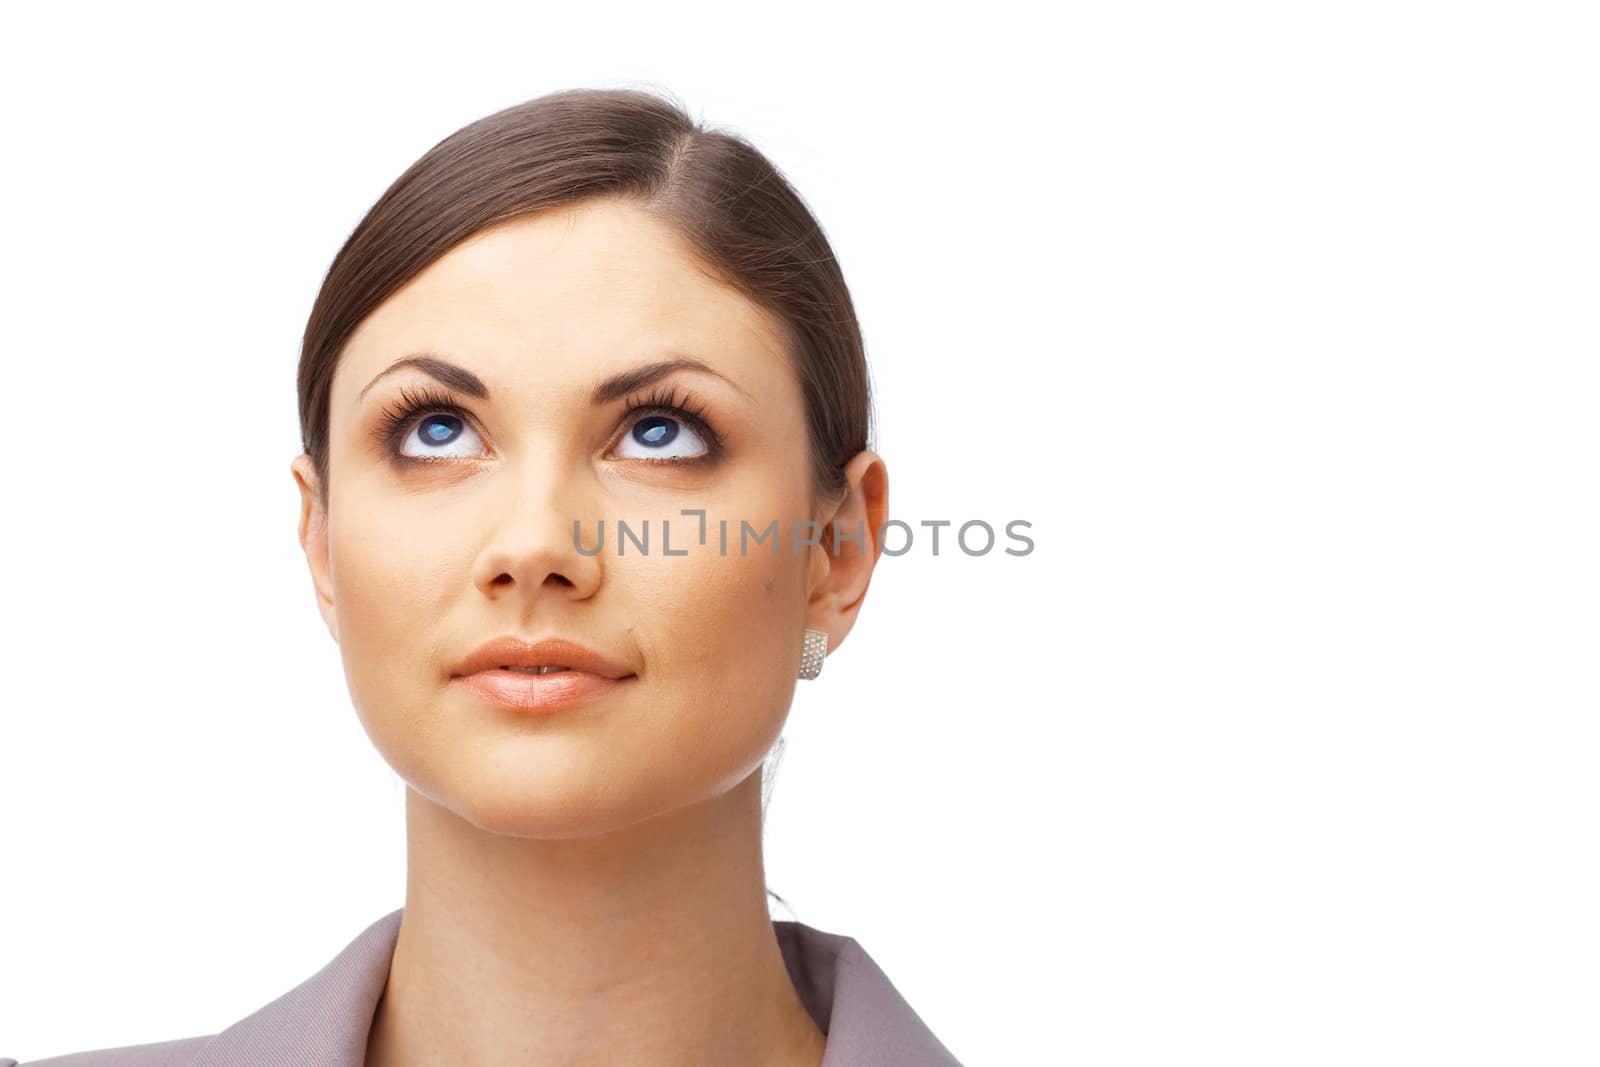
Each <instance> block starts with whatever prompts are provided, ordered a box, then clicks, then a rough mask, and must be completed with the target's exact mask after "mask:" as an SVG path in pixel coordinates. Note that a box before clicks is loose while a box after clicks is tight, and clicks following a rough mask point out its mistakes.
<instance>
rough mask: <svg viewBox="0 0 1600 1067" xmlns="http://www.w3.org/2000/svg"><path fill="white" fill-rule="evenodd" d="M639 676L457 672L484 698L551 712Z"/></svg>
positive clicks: (463, 683)
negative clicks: (461, 673)
mask: <svg viewBox="0 0 1600 1067" xmlns="http://www.w3.org/2000/svg"><path fill="white" fill-rule="evenodd" d="M635 677H636V675H632V674H630V675H628V676H627V677H625V678H607V677H605V676H603V675H599V674H591V673H589V672H588V671H574V670H566V671H556V672H554V673H552V674H524V673H522V672H521V671H506V670H500V669H499V668H496V669H494V670H488V671H479V672H478V673H476V674H463V675H458V676H457V677H456V678H455V679H454V681H455V682H456V684H458V685H460V686H462V687H463V688H465V689H466V690H467V691H468V692H471V693H474V694H476V695H477V696H479V697H482V698H483V699H484V700H487V701H490V702H491V703H494V704H499V705H500V706H502V707H507V708H513V709H515V710H517V711H528V712H549V711H560V710H561V709H562V708H571V707H576V706H577V705H579V704H583V703H586V702H587V701H590V700H594V699H595V698H597V697H601V696H604V695H606V694H607V693H610V692H613V691H615V690H617V689H620V688H622V687H623V686H624V685H626V684H627V683H628V682H631V681H633V680H634V678H635Z"/></svg>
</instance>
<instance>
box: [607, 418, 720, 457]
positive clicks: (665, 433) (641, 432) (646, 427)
mask: <svg viewBox="0 0 1600 1067" xmlns="http://www.w3.org/2000/svg"><path fill="white" fill-rule="evenodd" d="M628 446H637V447H636V448H635V450H634V451H633V452H632V453H629V452H627V451H625V449H626V448H627V447H628ZM617 447H618V448H619V450H623V451H620V452H619V454H620V455H623V456H626V457H627V458H629V459H698V458H700V457H701V456H705V455H708V454H709V453H710V451H711V450H710V448H709V447H708V446H707V445H706V443H705V442H704V441H703V440H701V438H700V435H699V434H697V433H695V432H694V430H692V429H690V428H689V426H688V425H687V424H686V423H685V422H684V421H683V420H681V419H677V418H674V417H673V416H671V415H661V414H654V415H646V416H645V417H644V418H642V419H640V420H639V421H638V422H636V423H634V424H633V429H631V430H629V431H628V433H627V435H626V436H624V437H623V439H622V440H621V441H620V442H618V446H617ZM685 448H687V449H688V451H687V452H685V451H684V449H685Z"/></svg>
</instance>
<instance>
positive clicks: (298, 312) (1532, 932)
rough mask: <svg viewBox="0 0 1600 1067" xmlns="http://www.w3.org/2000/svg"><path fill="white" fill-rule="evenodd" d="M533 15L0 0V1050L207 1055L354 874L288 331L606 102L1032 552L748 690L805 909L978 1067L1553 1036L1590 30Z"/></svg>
mask: <svg viewBox="0 0 1600 1067" xmlns="http://www.w3.org/2000/svg"><path fill="white" fill-rule="evenodd" d="M577 6H578V5H536V4H506V5H503V6H502V5H471V4H467V5H460V4H452V5H449V6H446V5H444V4H432V5H428V6H420V5H412V6H408V7H400V6H396V5H370V6H368V5H363V6H360V7H331V8H330V7H324V6H319V7H316V8H312V7H300V8H292V7H285V6H282V5H273V6H264V7H260V8H258V9H256V10H255V11H254V12H251V13H244V12H242V11H239V10H236V9H233V8H219V7H215V6H209V5H208V6H200V5H195V6H193V7H183V8H179V7H172V6H164V7H152V6H151V5H118V6H112V5H109V4H107V5H100V6H88V7H85V6H83V5H74V6H70V7H66V8H62V7H56V8H54V9H48V10H47V9H45V8H42V7H40V6H32V7H30V8H29V9H28V13H27V14H26V15H25V16H22V17H20V18H19V16H18V15H17V14H16V13H13V14H12V15H11V16H9V17H8V19H7V23H8V29H7V32H6V34H5V36H6V38H7V40H6V43H5V44H4V45H3V46H0V47H3V49H4V52H5V55H4V60H5V61H4V63H3V64H0V78H3V79H4V85H3V89H4V108H5V115H4V119H5V127H4V144H5V166H4V168H3V171H0V182H3V185H4V189H3V192H4V196H5V204H6V213H5V254H4V255H3V256H0V270H3V271H4V278H3V282H4V292H5V294H6V301H5V302H6V308H7V311H6V313H5V317H4V325H5V338H4V342H5V344H4V352H5V357H4V358H5V366H4V370H5V381H6V388H7V390H8V397H7V400H8V403H7V404H6V406H5V427H6V431H7V433H6V438H7V448H6V450H5V451H6V457H5V459H6V478H5V493H4V500H5V522H4V533H3V534H0V536H3V537H4V549H5V554H6V559H7V564H8V565H7V566H6V568H5V606H6V610H5V622H4V624H3V625H4V627H5V631H6V632H5V640H4V642H3V645H4V648H5V653H4V654H5V661H4V664H3V669H4V677H5V688H4V692H5V697H4V700H5V704H4V709H3V715H0V775H3V783H4V785H3V788H4V804H3V807H0V1055H11V1056H16V1057H18V1058H20V1059H23V1060H27V1059H30V1058H33V1057H39V1056H45V1055H51V1054H56V1053H61V1052H67V1051H74V1050H80V1049H88V1048H96V1047H103V1046H111V1045H123V1044H133V1043H141V1042H147V1041H157V1040H164V1039H168V1038H174V1037H182V1036H191V1035H197V1034H203V1033H212V1032H215V1031H217V1030H219V1029H221V1028H222V1027H224V1026H226V1025H228V1024H230V1023H231V1022H233V1021H235V1020H236V1019H239V1018H242V1017H243V1016H244V1015H246V1014H248V1013H249V1012H251V1011H253V1010H255V1008H257V1007H259V1006H261V1005H262V1004H265V1003H266V1002H267V1001H269V1000H271V999H272V998H274V997H276V996H277V995H278V994H279V993H281V992H283V991H285V990H287V989H289V988H290V987H291V986H293V985H295V984H297V983H298V982H299V981H301V980H303V979H304V978H306V977H308V976H309V975H310V974H311V973H312V972H313V971H315V970H316V969H318V968H319V967H320V966H321V965H322V964H323V963H324V962H326V960H327V959H329V958H331V956H332V955H333V954H334V953H335V952H336V951H337V950H338V949H339V948H341V947H343V946H344V945H345V944H346V943H347V942H348V941H349V940H350V939H352V938H353V937H354V936H355V935H356V934H357V933H358V932H359V931H360V930H361V929H362V928H364V927H365V926H366V924H367V923H368V922H370V921H372V920H373V919H375V918H377V917H378V916H380V915H382V914H384V913H385V912H387V911H389V910H392V909H393V908H395V907H398V906H399V905H400V904H401V903H402V892H403V879H404V854H403V838H402V830H403V822H402V811H401V799H402V792H401V785H400V781H399V779H398V778H397V776H395V775H394V774H393V773H392V772H391V771H390V769H389V768H388V766H387V765H386V764H385V763H383V762H382V760H381V759H380V758H379V756H378V755H377V754H376V752H375V750H374V749H373V748H372V746H371V744H370V743H369V742H368V740H367V738H366V736H365V735H364V734H363V733H362V731H361V729H360V727H359V725H358V722H357V720H356V717H355V715H354V712H353V711H352V710H351V708H350V705H349V699H348V694H347V692H346V690H345V686H344V679H343V674H342V671H341V668H340V663H339V659H338V655H337V648H336V646H335V645H334V644H333V642H332V641H331V640H330V639H329V637H328V634H327V632H326V630H325V629H324V627H323V625H322V623H321V621H320V619H319V617H318V616H317V614H316V610H315V607H314V602H313V597H312V588H311V583H310V578H309V576H308V574H307V571H306V568H305V563H304V558H303V556H302V555H301V552H300V548H299V545H298V543H297V541H296V538H295V524H296V519H297V508H298V496H297V494H296V492H295V489H294V485H293V482H292V480H291V478H290V476H289V461H290V459H291V458H292V457H293V455H294V454H295V452H296V451H298V448H299V436H298V434H299V428H298V422H297V418H296V410H295V385H294V375H295V365H296V360H297V357H298V344H299V339H300V334H301V331H302V329H303V328H304V325H305V318H306V315H307V314H308V312H309V310H310V306H311V302H312V299H313V297H314V295H315V293H316V290H317V287H318V285H319V284H320V281H321V277H322V273H323V271H324V270H325V269H326V268H327V265H328V263H329V261H330V260H331V258H332V256H333V254H334V252H335V251H336V250H337V249H338V247H339V245H340V244H341V243H342V242H343V240H344V238H345V236H346V235H347V234H348V232H349V231H350V229H351V228H352V227H353V226H354V225H355V223H356V222H357V220H358V219H359V218H360V216H361V215H362V214H363V213H364V212H365V210H366V208H367V207H368V206H369V205H370V204H371V203H372V201H373V200H374V199H375V198H376V197H377V196H378V194H379V193H380V192H381V191H382V190H383V189H384V187H385V186H387V185H388V183H389V182H390V181H391V180H393V178H394V177H395V176H397V175H398V174H399V173H400V172H401V171H402V170H403V169H404V168H405V167H406V166H407V165H409V164H410V162H411V161H412V160H414V159H415V158H416V157H417V156H419V155H421V154H422V153H423V152H424V151H426V150H427V149H428V148H429V147H430V146H431V145H433V144H434V143H435V142H436V141H438V140H439V139H441V138H442V137H445V136H447V135H448V134H449V133H450V132H452V131H453V130H455V129H456V128H458V127H459V126H461V125H463V124H465V123H467V122H469V121H471V120H473V119H476V118H478V117H480V116H482V115H485V114H487V113H489V112H491V111H493V110H497V109H499V108H501V107H504V106H507V105H509V104H512V103H516V102H518V101H521V100H525V99H528V98H530V97H533V96H537V95H540V94H542V93H544V92H547V91H550V90H553V89H559V88H567V87H573V86H583V85H586V86H607V87H616V86H624V85H629V86H637V87H652V86H655V87H660V88H664V89H667V90H669V91H671V92H673V93H675V94H677V95H678V96H679V97H680V98H681V99H683V100H684V101H685V102H686V103H687V104H688V105H689V106H690V109H691V111H692V113H694V114H695V116H696V117H697V118H700V119H702V120H704V121H706V122H707V123H709V124H712V125H717V126H721V127H724V128H729V129H732V130H734V131H737V132H740V133H742V134H744V135H745V136H747V137H748V138H750V139H751V140H752V141H754V142H755V143H756V144H757V146H759V147H760V148H761V149H762V150H764V151H765V152H767V153H768V154H769V156H770V157H771V158H772V159H773V161H774V162H775V163H776V164H777V165H778V166H779V167H780V168H781V169H782V170H783V171H784V172H785V173H786V174H787V175H788V176H789V177H790V179H791V180H792V181H793V182H794V184H795V185H796V187H797V188H798V189H799V190H800V191H801V193H802V195H803V196H804V197H805V198H806V200H807V202H808V203H809V204H810V205H811V207H812V208H813V210H814V211H815V212H816V213H817V215H818V217H819V218H820V219H821V221H822V223H823V226H824V228H825V230H826V231H827V233H828V235H829V237H830V238H831V240H832V242H833V245H834V248H835V250H836V252H837V253H838V255H839V257H840V260H841V262H842V264H843V266H844V270H845V274H846V277H847V279H848V281H849V282H850V284H851V286H852V290H853V292H854V295H855V299H856V301H857V307H858V310H859V312H860V315H861V318H862V323H863V327H864V330H865V333H866V337H867V346H868V355H869V359H870V360H871V364H872V372H873V378H874V384H875V386H876V389H877V399H878V405H879V407H878V412H879V416H878V417H879V431H880V433H879V437H878V439H877V442H876V444H877V445H878V448H879V451H881V452H882V453H883V455H884V456H885V457H886V459H887V461H888V465H889V472H890V487H891V494H890V498H891V508H892V511H893V514H894V515H895V516H897V517H900V518H903V519H906V520H907V521H909V522H911V523H912V524H913V525H915V524H916V523H918V522H920V521H921V520H924V519H951V520H955V521H956V522H958V523H959V522H961V521H965V520H966V519H970V518H982V519H985V520H987V521H990V522H991V523H992V524H994V525H996V526H997V527H998V526H1003V524H1004V523H1005V522H1006V521H1009V520H1011V519H1014V518H1022V519H1026V520H1028V521H1030V522H1031V523H1032V524H1033V528H1032V530H1031V531H1030V533H1031V536H1033V538H1034V540H1035V544H1036V547H1035V550H1034V552H1033V553H1032V554H1031V555H1030V556H1026V557H1022V558H1014V557H1010V556H1006V555H1004V554H1003V553H1000V552H998V551H997V552H995V553H991V554H990V555H988V556H985V557H974V558H968V557H965V556H963V555H962V554H961V553H960V552H959V551H952V550H951V548H950V544H949V541H948V533H949V531H948V530H947V531H946V538H945V539H943V540H942V548H941V554H940V555H939V556H938V557H934V556H932V555H931V554H930V553H929V552H928V551H927V546H926V543H925V542H921V543H919V544H918V546H917V547H916V548H915V549H914V550H913V551H911V552H909V553H907V554H906V555H905V556H902V557H899V558H894V559H890V558H885V559H884V560H883V561H882V563H881V565H880V567H879V569H878V573H877V575H876V576H875V578H874V581H873V584H872V590H871V593H870V595H869V597H868V600H867V603H866V607H865V609H864V611H863V613H862V615H861V619H860V623H859V625H858V626H857V628H856V630H855V632H854V633H853V634H852V635H851V636H850V638H849V640H848V642H846V644H845V645H844V646H843V647H842V648H841V649H840V650H839V652H838V653H837V654H836V655H835V656H833V657H830V659H829V661H828V667H827V669H826V671H825V672H824V674H823V676H822V677H821V678H820V679H819V680H818V681H817V682H815V683H801V684H800V686H799V695H798V697H797V699H796V703H795V705H794V708H793V712H792V717H791V719H790V723H789V727H788V730H787V735H786V736H787V749H786V751H785V754H784V757H783V762H782V766H781V769H780V771H779V773H778V778H777V785H776V791H775V794H774V798H773V807H772V810H771V814H770V818H769V821H768V830H767V835H768V841H767V847H768V860H767V862H768V882H769V884H770V885H771V886H772V887H773V888H774V889H775V890H777V891H778V892H779V893H781V894H783V896H784V897H786V898H787V899H788V900H789V901H790V902H791V903H792V904H793V905H794V907H795V909H796V911H797V912H798V915H799V917H800V918H801V919H802V920H803V921H805V922H807V923H809V924H811V925H813V926H817V927H819V928H822V929H825V930H832V931H839V932H844V933H848V934H851V935H852V936H855V937H856V938H857V939H858V940H860V941H861V942H862V944H863V945H864V947H865V948H866V949H867V950H868V952H869V953H871V954H872V955H873V957H874V958H875V959H876V960H877V961H878V962H879V963H880V964H881V965H882V966H883V967H884V969H885V971H886V972H887V973H888V974H889V975H890V976H891V978H892V979H893V980H894V981H895V983H896V985H897V987H898V988H899V989H900V990H901V992H902V993H903V994H904V995H905V996H906V998H907V999H908V1000H909V1002H910V1003H911V1004H912V1005H913V1006H914V1007H915V1008H916V1009H917V1010H918V1012H919V1013H920V1014H921V1015H922V1017H923V1019H924V1020H925V1021H926V1022H927V1023H928V1024H929V1026H930V1027H931V1028H932V1029H933V1030H934V1032H935V1033H936V1034H938V1035H939V1036H940V1037H941V1038H942V1039H943V1040H944V1041H945V1043H946V1044H947V1045H948V1046H949V1047H950V1048H951V1050H952V1051H953V1052H954V1053H955V1054H956V1055H957V1056H958V1057H959V1058H960V1059H962V1061H963V1062H965V1063H968V1064H971V1065H974V1067H978V1065H999V1064H1030V1065H1031V1064H1044V1063H1050V1064H1094V1065H1103V1064H1104V1065H1109V1064H1150V1065H1156V1064H1160V1065H1169V1064H1174V1063H1216V1064H1228V1065H1230V1067H1239V1065H1242V1064H1262V1065H1267V1064H1271V1065H1281V1064H1297V1065H1298V1064H1340V1065H1344V1064H1351V1063H1362V1064H1405V1065H1414V1064H1423V1063H1428V1064H1446V1063H1448V1064H1451V1065H1460V1064H1469V1063H1470V1064H1519V1065H1520V1064H1540V1065H1543V1067H1552V1065H1559V1064H1580V1063H1581V1064H1588V1065H1592V1064H1594V1063H1595V1062H1596V1061H1597V1057H1600V1008H1597V1005H1600V965H1597V963H1596V961H1597V960H1600V910H1597V907H1596V901H1600V860H1597V852H1596V843H1597V831H1600V825H1597V824H1600V820H1597V812H1600V784H1597V781H1600V776H1597V773H1596V757H1597V755H1600V751H1597V749H1600V745H1597V742H1600V727H1597V724H1596V717H1595V714H1596V710H1597V701H1596V697H1597V681H1596V656H1595V652H1596V647H1597V645H1596V638H1597V636H1600V634H1597V630H1600V619H1597V611H1600V573H1597V570H1600V567H1597V554H1596V550H1597V547H1600V537H1597V535H1600V521H1597V520H1600V503H1597V481H1596V474H1597V462H1596V461H1597V459H1600V440H1597V437H1600V432H1597V420H1596V411H1597V410H1600V396H1597V388H1596V387H1597V384H1600V374H1597V371H1596V355H1597V345H1596V341H1597V336H1596V334H1597V332H1600V314H1597V310H1600V309H1597V307H1596V294H1597V292H1600V290H1597V282H1600V278H1597V274H1600V270H1597V249H1600V241H1597V238H1600V233H1597V230H1600V226H1597V222H1600V211H1597V205H1600V151H1597V140H1596V133H1597V123H1596V120H1597V117H1600V116H1597V110H1600V108H1597V102H1600V84H1597V82H1600V78H1597V74H1596V71H1597V64H1596V59H1595V56H1596V54H1597V46H1600V40H1597V34H1596V32H1595V25H1594V23H1593V22H1592V21H1591V20H1590V19H1589V18H1588V17H1587V12H1586V11H1585V10H1584V8H1585V7H1586V5H1579V4H1572V5H1565V6H1557V5H1541V4H1535V3H1527V2H1522V3H1500V4H1487V3H1460V2H1457V3H1448V4H1447V3H1437V4H1418V3H1394V2H1386V3H1349V2H1345V3H1338V4H1332V3H1329V4H1321V5H1310V4H1281V3H1277V4H1274V3H1258V4H1239V3H1227V4H1206V5H1198V4H1178V3H1171V4H1162V5H1153V4H1143V3H1107V4H1102V5H1088V6H1084V5H1079V6H1068V7H1065V8H1055V9H1053V10H1052V9H1049V8H1047V7H1045V6H1044V5H1039V6H1034V5H1026V6H1024V5H1022V4H1009V5H1008V4H995V3H989V4H984V5H981V6H979V7H976V8H973V9H945V10H939V11H935V10H934V9H932V8H930V7H925V6H917V7H911V6H905V7H902V8H898V9H891V8H888V7H876V8H866V7H855V8H850V7H845V6H842V5H834V6H828V5H819V4H815V3H811V4H806V5H786V6H784V7H782V8H776V7H771V6H767V5H753V4H727V5H715V6H714V5H709V4H672V5H643V4H641V5H636V6H635V5H618V4H614V3H613V4H605V5H601V6H600V7H598V8H592V9H589V10H590V11H591V13H590V14H581V13H575V12H574V10H572V9H574V8H576V7H577ZM41 12H45V13H41ZM1047 15H1048V17H1049V19H1050V21H1048V22H1047V21H1044V19H1045V18H1046V16H1047ZM777 914H778V916H779V917H789V916H788V915H786V914H784V913H782V912H781V910H780V911H779V912H777Z"/></svg>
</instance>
